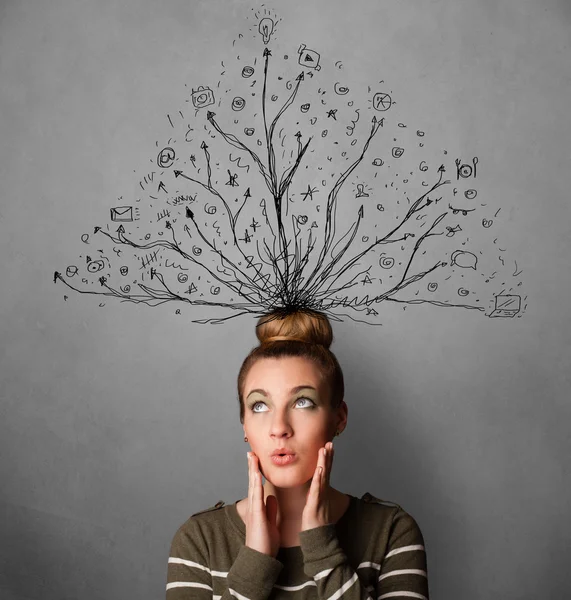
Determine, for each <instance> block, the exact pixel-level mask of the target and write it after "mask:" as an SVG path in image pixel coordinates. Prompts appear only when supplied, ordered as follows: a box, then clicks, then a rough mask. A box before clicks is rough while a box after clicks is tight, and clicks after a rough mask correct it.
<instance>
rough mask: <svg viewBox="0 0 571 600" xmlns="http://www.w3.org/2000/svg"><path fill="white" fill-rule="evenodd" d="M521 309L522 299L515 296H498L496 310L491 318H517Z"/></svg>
mask: <svg viewBox="0 0 571 600" xmlns="http://www.w3.org/2000/svg"><path fill="white" fill-rule="evenodd" d="M520 307H521V297H520V296H515V295H509V294H504V295H498V296H496V308H495V309H494V311H493V312H492V313H491V314H490V317H515V315H517V313H518V312H519V310H520Z"/></svg>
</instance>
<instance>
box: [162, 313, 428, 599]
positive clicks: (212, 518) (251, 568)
mask: <svg viewBox="0 0 571 600" xmlns="http://www.w3.org/2000/svg"><path fill="white" fill-rule="evenodd" d="M256 335H257V337H258V339H259V341H260V345H259V346H258V347H256V348H254V349H253V350H252V351H251V352H250V354H249V355H248V356H247V357H246V359H245V360H244V363H243V364H242V367H241V369H240V373H239V375H238V397H239V401H240V422H241V423H242V425H243V429H244V433H245V438H244V441H245V442H249V444H250V448H251V451H250V452H248V476H249V485H248V496H247V497H246V498H243V499H242V500H239V501H237V502H235V503H233V504H230V505H228V506H224V502H219V503H218V504H216V506H214V507H212V508H210V509H207V510H205V511H202V512H199V513H196V514H194V515H192V516H191V517H190V518H189V519H188V520H187V521H186V522H185V523H184V524H183V525H181V526H180V527H179V529H178V530H177V532H176V534H175V536H174V538H173V540H172V544H171V551H170V557H169V561H168V574H167V595H166V597H167V600H190V599H204V600H207V599H208V600H210V599H212V598H215V599H218V598H219V599H221V600H231V599H235V598H238V599H240V600H241V599H251V600H265V599H269V598H271V599H274V598H276V599H282V598H283V599H287V600H298V599H301V598H303V599H320V600H325V599H329V598H339V599H342V600H363V599H369V598H370V599H371V600H373V599H374V600H383V599H385V598H391V599H396V600H398V599H399V598H400V599H404V598H416V599H420V600H424V599H428V581H427V573H426V553H425V548H424V540H423V537H422V533H421V531H420V529H419V527H418V525H417V523H416V522H415V520H414V519H413V518H412V517H411V516H410V515H409V514H408V513H406V512H405V511H404V510H403V509H402V508H401V507H400V506H398V505H396V504H393V503H386V502H384V501H382V500H379V499H377V498H375V497H374V496H372V495H371V494H368V493H367V494H365V495H364V496H363V497H362V498H361V499H359V498H357V497H355V496H352V495H351V494H345V493H342V492H341V491H339V490H336V489H335V488H333V487H332V486H331V485H329V479H330V474H331V469H332V465H333V457H334V454H335V449H334V445H333V438H334V437H335V436H336V435H339V434H340V433H341V432H342V431H343V430H344V429H345V427H346V426H347V415H348V409H347V404H346V403H345V401H344V399H343V397H344V383H343V373H342V371H341V367H340V366H339V363H338V362H337V359H336V358H335V355H334V354H333V353H332V352H331V351H330V350H329V346H330V345H331V342H332V340H333V332H332V329H331V325H330V323H329V320H328V319H327V317H326V316H325V315H323V314H320V313H317V312H313V311H306V310H304V311H299V312H293V313H286V312H285V311H280V310H276V311H275V312H273V313H271V314H269V315H265V316H264V317H261V318H260V319H259V321H258V325H257V328H256ZM262 477H264V478H265V480H266V481H265V483H263V481H262Z"/></svg>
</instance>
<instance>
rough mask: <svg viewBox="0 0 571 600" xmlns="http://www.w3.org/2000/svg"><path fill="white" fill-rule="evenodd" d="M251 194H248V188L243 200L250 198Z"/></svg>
mask: <svg viewBox="0 0 571 600" xmlns="http://www.w3.org/2000/svg"><path fill="white" fill-rule="evenodd" d="M251 197H252V194H251V193H250V188H248V189H247V190H246V192H245V194H244V198H251Z"/></svg>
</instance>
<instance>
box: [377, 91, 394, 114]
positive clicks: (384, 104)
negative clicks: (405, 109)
mask: <svg viewBox="0 0 571 600" xmlns="http://www.w3.org/2000/svg"><path fill="white" fill-rule="evenodd" d="M392 104H393V100H392V98H391V97H390V96H389V94H384V93H381V92H377V93H376V94H375V95H374V96H373V108H374V109H375V110H379V111H381V112H384V111H385V110H389V108H390V107H391V106H392Z"/></svg>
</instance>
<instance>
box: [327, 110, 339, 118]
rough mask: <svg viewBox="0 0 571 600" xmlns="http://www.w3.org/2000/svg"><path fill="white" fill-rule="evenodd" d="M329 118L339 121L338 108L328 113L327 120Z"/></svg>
mask: <svg viewBox="0 0 571 600" xmlns="http://www.w3.org/2000/svg"><path fill="white" fill-rule="evenodd" d="M329 117H333V118H334V119H335V120H336V121H337V109H336V108H332V109H331V110H330V111H328V112H327V118H329Z"/></svg>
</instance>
